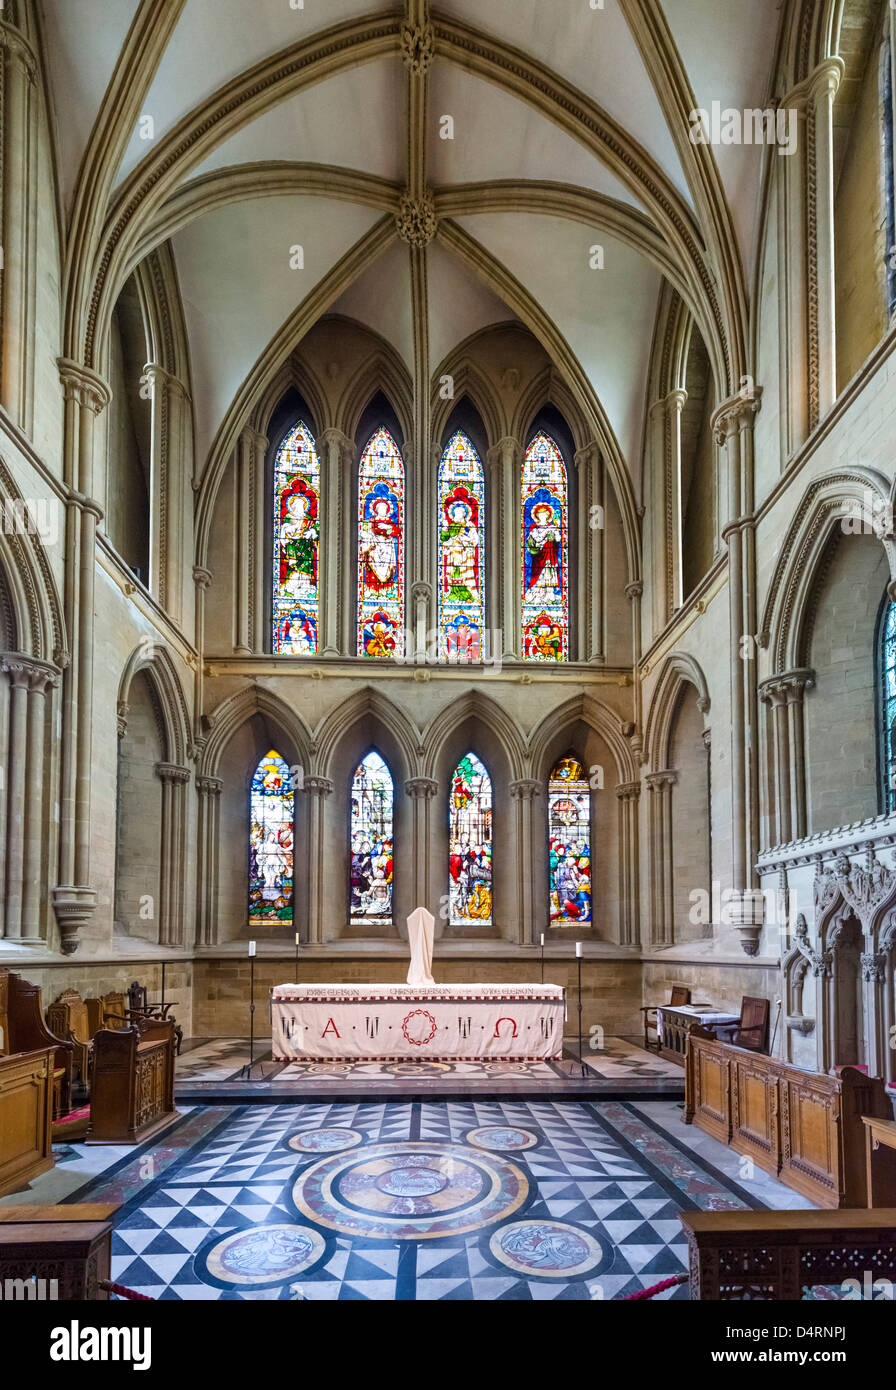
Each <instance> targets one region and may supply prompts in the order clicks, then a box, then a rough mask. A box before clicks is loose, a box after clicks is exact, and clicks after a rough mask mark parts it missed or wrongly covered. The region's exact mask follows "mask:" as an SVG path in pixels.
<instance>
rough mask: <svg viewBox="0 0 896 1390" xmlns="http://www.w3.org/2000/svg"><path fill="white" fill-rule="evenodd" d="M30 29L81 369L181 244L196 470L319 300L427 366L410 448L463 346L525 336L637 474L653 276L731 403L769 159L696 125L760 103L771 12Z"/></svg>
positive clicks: (185, 11)
mask: <svg viewBox="0 0 896 1390" xmlns="http://www.w3.org/2000/svg"><path fill="white" fill-rule="evenodd" d="M41 15H42V30H43V45H44V49H45V54H46V62H47V66H48V75H49V87H50V93H51V100H52V103H53V107H54V110H53V119H54V126H55V139H56V145H57V163H58V170H59V180H60V184H61V199H62V202H63V205H64V207H65V210H66V215H67V216H69V217H70V218H71V219H72V221H71V228H70V232H71V239H70V243H69V247H68V265H67V278H66V293H67V297H68V303H67V306H66V323H67V334H68V341H67V351H68V352H69V354H70V355H72V356H74V357H76V358H77V359H78V360H82V361H84V362H85V364H86V365H93V366H97V367H99V366H100V365H101V358H102V347H101V339H102V333H103V323H104V315H106V316H108V314H109V312H110V311H111V304H112V303H114V300H115V297H116V296H117V294H118V292H119V291H120V289H121V286H122V284H123V283H124V281H125V279H126V276H127V274H128V273H129V270H130V269H132V268H133V265H134V264H135V263H136V261H138V260H139V259H140V258H141V256H142V255H144V254H145V253H146V252H147V250H148V249H150V248H151V247H152V246H153V245H156V244H158V243H159V242H160V241H161V240H164V239H167V238H168V237H170V238H171V245H172V247H173V254H174V259H175V263H176V267H177V272H178V275H179V279H180V286H181V293H182V298H183V302H184V308H185V316H186V324H187V332H188V340H189V349H190V358H191V369H192V384H193V397H194V402H195V412H196V457H197V471H198V472H199V473H200V474H201V473H202V471H203V468H204V467H205V463H206V460H208V459H209V458H212V457H213V456H214V455H215V453H216V452H219V453H220V452H221V451H222V450H223V449H225V448H226V447H227V445H228V443H229V442H230V441H231V439H232V435H233V431H234V429H238V428H239V427H240V424H241V416H245V414H246V413H247V411H248V409H251V404H252V396H253V392H255V393H256V394H257V391H258V390H259V389H261V387H262V386H263V380H262V378H263V377H264V375H265V373H266V372H267V374H268V375H270V372H271V371H272V370H275V369H276V365H277V362H276V361H275V360H274V359H276V358H277V356H278V355H279V356H280V357H281V358H282V357H283V356H284V355H285V354H286V353H288V351H289V350H290V349H291V347H293V346H295V339H296V337H297V336H301V334H302V333H304V332H307V330H308V328H309V327H310V325H311V323H313V322H314V320H315V318H316V317H319V316H320V315H322V314H324V313H326V312H329V311H335V312H337V313H339V314H342V315H344V316H346V317H349V318H356V319H358V320H359V321H360V322H362V323H363V324H365V325H367V326H368V327H370V328H372V329H374V330H376V331H377V332H378V333H380V334H382V335H383V336H384V337H385V338H386V339H387V340H388V341H389V342H390V343H391V344H392V346H393V347H394V349H395V350H396V352H397V353H398V354H399V356H400V357H401V358H402V359H403V360H404V362H405V364H406V365H407V367H408V371H409V373H410V375H411V376H412V378H416V377H417V376H420V375H425V377H426V383H425V386H420V385H416V386H415V389H416V390H417V391H418V392H419V394H420V396H421V402H420V407H419V410H418V412H417V424H418V427H419V428H421V429H425V427H426V421H427V415H426V410H427V407H426V404H425V402H424V401H423V400H422V397H427V398H428V396H429V388H430V381H431V377H432V374H433V373H435V372H436V371H437V370H438V367H439V364H440V363H441V362H443V361H444V359H445V358H446V357H447V355H448V354H449V353H450V352H451V351H452V350H453V349H454V348H455V347H456V346H457V345H458V344H459V343H461V342H463V341H464V340H465V339H466V338H467V337H468V336H469V335H470V334H472V333H475V332H477V331H478V330H480V329H481V328H483V327H485V326H487V325H488V324H490V323H498V322H506V321H508V320H514V319H521V320H522V321H523V322H524V323H527V324H528V326H529V327H530V328H531V329H532V331H533V332H534V333H535V334H536V336H538V337H539V338H541V340H542V341H543V343H544V345H545V347H546V348H547V349H548V351H549V353H550V355H551V356H552V358H553V359H554V361H555V362H556V364H557V367H558V370H559V371H560V372H561V374H562V375H563V376H564V377H565V378H566V379H567V382H568V385H569V386H570V387H571V389H572V390H573V393H574V395H576V396H577V398H578V399H579V400H580V402H582V403H583V404H584V406H585V407H586V409H591V411H592V415H593V417H594V418H599V419H600V420H601V422H602V428H603V430H604V431H605V433H606V435H607V437H608V439H609V440H610V442H611V445H610V447H611V452H613V453H615V456H616V458H617V461H618V463H619V465H620V466H624V467H628V468H630V469H631V472H632V474H633V475H634V476H637V472H638V463H637V461H638V458H639V454H640V449H641V442H642V437H643V429H644V413H645V404H646V403H645V390H646V380H647V371H648V359H649V355H650V347H651V341H652V337H653V332H654V326H655V321H656V311H657V304H658V297H659V292H660V288H661V283H662V277H663V275H665V276H667V277H668V278H669V279H670V280H671V282H672V283H673V284H674V285H675V286H676V288H678V289H679V291H680V293H681V294H682V296H683V297H684V298H685V300H686V302H687V303H688V304H689V305H690V307H691V309H692V312H693V313H694V315H695V317H696V318H697V321H698V323H699V325H700V328H701V332H702V333H703V336H704V338H705V339H706V341H707V348H708V352H709V355H710V360H711V362H712V364H713V369H714V372H715V375H716V379H717V382H718V383H719V386H720V389H721V392H722V394H724V393H725V392H726V391H727V390H728V389H731V386H732V385H733V384H735V383H736V382H737V380H738V375H739V373H740V372H741V371H743V370H745V356H744V355H745V352H746V347H745V344H746V341H747V333H746V329H745V307H744V306H745V304H746V301H747V297H748V289H749V286H750V284H751V276H752V273H753V269H754V262H755V257H756V254H757V231H758V213H759V200H760V179H761V157H762V151H761V150H760V149H759V148H758V147H752V146H734V145H731V146H721V147H718V148H713V149H711V150H708V149H707V148H706V147H695V146H694V145H692V144H691V142H690V141H689V139H688V125H687V111H688V110H689V109H690V108H691V107H692V106H693V105H695V104H696V105H702V106H709V105H710V103H711V102H712V101H713V100H718V101H719V102H720V103H721V105H722V107H726V106H732V107H736V108H743V107H745V106H746V107H758V106H764V105H767V104H768V102H769V97H770V91H771V81H772V69H773V65H774V61H775V53H776V49H777V43H778V30H779V24H780V5H779V3H778V0H755V3H753V4H751V5H744V4H742V3H740V0H605V7H604V8H603V9H593V8H592V7H591V5H590V3H589V0H549V3H548V0H439V3H438V6H437V7H436V6H433V7H432V8H431V9H430V6H429V4H428V0H405V4H404V5H403V6H402V5H400V4H399V5H395V4H383V3H378V0H304V3H295V0H252V3H251V4H247V3H246V0H41ZM428 25H431V30H430V31H427V28H426V26H428ZM414 26H417V27H418V29H420V30H421V31H422V32H423V33H424V35H426V34H427V32H431V36H432V47H431V49H430V48H429V47H428V44H427V41H426V39H424V42H423V44H422V46H421V45H420V44H419V42H418V43H417V44H416V46H415V43H414V41H413V29H414ZM403 31H406V32H403ZM321 35H326V36H325V37H324V38H323V39H322V38H321ZM403 45H404V52H403ZM253 69H254V71H253ZM247 74H248V76H247ZM147 118H148V119H147ZM445 118H450V121H446V119H445ZM446 134H450V135H451V136H452V138H444V136H445V135H446ZM406 192H407V193H409V194H410V196H411V198H412V199H414V200H416V202H417V207H418V208H419V207H421V206H422V207H423V208H424V210H425V207H426V200H427V196H428V194H429V193H430V192H431V193H432V194H433V196H434V206H435V213H436V215H437V217H438V224H437V227H436V230H435V236H434V238H431V236H430V233H431V232H432V230H433V228H432V226H430V227H429V228H428V229H427V230H426V231H425V233H424V234H423V235H422V236H421V235H419V225H418V223H417V222H413V219H412V222H413V226H412V231H411V234H410V238H409V240H408V239H407V238H406V239H402V237H401V235H399V234H397V233H400V231H401V227H400V225H398V224H396V213H397V212H398V211H399V209H400V199H401V198H402V196H403V195H404V194H405V193H406ZM425 220H426V219H425V217H424V222H425ZM595 245H599V246H600V247H601V248H602V258H603V268H602V269H598V268H594V267H593V265H592V262H593V261H594V256H593V253H592V248H593V247H594V246H595ZM297 246H299V247H301V248H302V254H301V261H302V268H301V269H297V268H296V267H295V264H294V262H295V256H294V254H292V253H293V249H294V248H295V247H297ZM291 261H292V263H291Z"/></svg>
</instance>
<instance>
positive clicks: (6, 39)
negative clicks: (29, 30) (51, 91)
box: [0, 19, 37, 87]
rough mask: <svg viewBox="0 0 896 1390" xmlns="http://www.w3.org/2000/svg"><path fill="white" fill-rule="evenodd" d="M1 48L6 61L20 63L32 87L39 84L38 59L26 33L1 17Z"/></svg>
mask: <svg viewBox="0 0 896 1390" xmlns="http://www.w3.org/2000/svg"><path fill="white" fill-rule="evenodd" d="M0 49H2V50H3V52H4V54H5V56H6V61H7V62H13V63H16V64H18V66H19V67H20V68H21V69H22V71H23V72H24V74H25V76H26V78H27V79H28V82H29V83H30V84H31V86H32V87H34V86H36V84H37V60H36V58H35V56H34V54H33V52H32V51H31V48H30V46H29V45H28V42H27V40H26V39H25V37H24V35H23V34H22V33H20V32H19V30H18V29H14V28H13V27H12V25H11V24H7V23H6V21H5V20H3V19H0Z"/></svg>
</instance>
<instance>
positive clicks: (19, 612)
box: [0, 458, 68, 666]
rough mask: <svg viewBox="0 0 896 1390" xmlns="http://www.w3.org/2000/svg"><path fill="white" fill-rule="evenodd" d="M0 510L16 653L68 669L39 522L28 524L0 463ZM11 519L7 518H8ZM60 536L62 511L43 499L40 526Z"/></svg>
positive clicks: (0, 546) (0, 549) (1, 561)
mask: <svg viewBox="0 0 896 1390" xmlns="http://www.w3.org/2000/svg"><path fill="white" fill-rule="evenodd" d="M0 507H2V508H3V510H4V512H5V513H6V514H7V519H6V521H5V524H3V525H0V567H2V569H3V572H4V575H5V578H6V584H7V589H8V600H9V605H10V607H11V611H12V613H13V614H14V621H15V631H16V638H17V642H18V644H19V648H20V650H21V651H23V652H27V654H28V655H29V656H35V657H38V658H39V659H40V660H42V661H53V662H56V663H57V664H58V665H63V666H65V665H67V664H68V654H67V642H66V635H65V622H64V619H63V614H62V602H61V599H60V596H59V590H58V589H57V587H56V580H55V578H54V575H53V571H52V569H51V568H50V563H49V560H48V559H47V554H46V550H45V549H44V543H43V541H42V540H41V537H40V534H39V531H38V530H37V529H36V527H37V526H39V525H41V524H42V521H43V520H44V519H43V518H42V517H41V515H40V514H39V513H38V514H36V516H35V523H36V524H31V525H29V524H28V515H29V512H28V509H27V508H26V506H25V500H24V498H23V497H22V493H21V490H20V488H19V487H18V485H17V484H16V482H15V480H14V478H13V476H12V473H11V472H10V471H9V469H8V468H7V466H6V464H5V463H4V461H3V459H2V458H0ZM9 513H11V515H9ZM54 519H55V524H56V526H57V527H58V528H59V529H60V531H61V530H62V528H64V526H65V510H64V506H63V502H62V499H61V498H60V497H57V496H51V497H50V498H49V507H48V514H47V517H46V519H45V520H46V521H48V522H49V523H50V524H51V525H52V523H53V520H54Z"/></svg>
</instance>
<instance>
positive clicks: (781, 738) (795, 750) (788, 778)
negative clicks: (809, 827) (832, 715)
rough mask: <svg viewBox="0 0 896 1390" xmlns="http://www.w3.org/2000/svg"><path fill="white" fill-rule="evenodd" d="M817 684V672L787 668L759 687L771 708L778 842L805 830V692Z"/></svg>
mask: <svg viewBox="0 0 896 1390" xmlns="http://www.w3.org/2000/svg"><path fill="white" fill-rule="evenodd" d="M814 684H815V675H814V672H812V671H809V670H799V671H786V672H784V674H783V675H780V676H770V677H769V679H768V680H765V681H763V682H762V684H761V686H760V687H759V698H760V700H762V702H763V703H764V704H767V705H768V706H769V707H770V708H771V711H772V721H773V731H774V745H775V808H776V815H777V822H776V827H775V838H776V841H777V843H778V844H787V842H788V841H789V840H801V839H802V838H803V837H804V835H805V834H806V761H805V759H806V748H805V736H804V726H803V717H804V711H803V696H804V694H805V691H806V690H807V689H811V688H812V686H813V685H814Z"/></svg>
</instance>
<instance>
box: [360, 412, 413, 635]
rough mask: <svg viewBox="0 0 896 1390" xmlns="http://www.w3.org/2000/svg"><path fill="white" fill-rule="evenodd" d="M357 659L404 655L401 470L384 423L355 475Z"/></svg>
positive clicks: (403, 479) (403, 512) (397, 452)
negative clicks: (356, 503)
mask: <svg viewBox="0 0 896 1390" xmlns="http://www.w3.org/2000/svg"><path fill="white" fill-rule="evenodd" d="M357 497H358V513H357V584H358V588H357V610H356V634H357V653H358V656H363V657H369V658H371V659H373V660H377V659H379V660H382V659H384V658H385V659H388V658H389V657H400V656H403V655H404V563H405V470H404V460H403V459H402V456H401V450H400V449H399V447H398V445H397V444H396V442H395V440H394V439H393V437H392V434H391V433H390V431H389V430H388V429H387V428H386V426H385V425H380V426H379V428H378V429H376V430H374V432H373V434H372V435H371V437H370V440H369V441H368V444H367V447H366V448H365V450H364V452H363V454H362V455H361V459H360V461H359V463H358V477H357Z"/></svg>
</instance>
